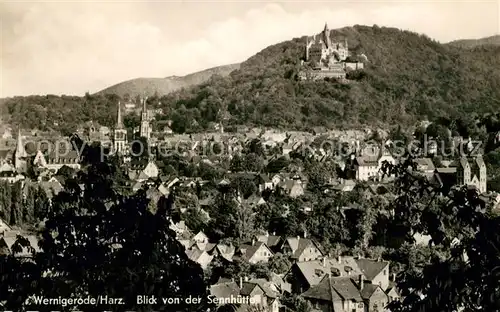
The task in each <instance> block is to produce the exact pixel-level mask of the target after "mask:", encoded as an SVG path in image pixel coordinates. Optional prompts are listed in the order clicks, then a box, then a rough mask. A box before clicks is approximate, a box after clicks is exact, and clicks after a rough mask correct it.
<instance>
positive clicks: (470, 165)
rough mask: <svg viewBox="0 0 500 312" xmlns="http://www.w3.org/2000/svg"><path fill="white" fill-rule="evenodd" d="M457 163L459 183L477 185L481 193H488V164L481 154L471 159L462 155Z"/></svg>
mask: <svg viewBox="0 0 500 312" xmlns="http://www.w3.org/2000/svg"><path fill="white" fill-rule="evenodd" d="M457 165H458V166H457V183H458V184H459V185H470V186H475V187H476V189H477V190H478V191H479V193H486V178H487V176H486V165H485V163H484V160H483V157H482V156H481V155H478V156H476V157H473V158H470V159H468V158H467V157H461V158H460V160H459V161H458V162H457Z"/></svg>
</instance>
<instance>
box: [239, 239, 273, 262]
mask: <svg viewBox="0 0 500 312" xmlns="http://www.w3.org/2000/svg"><path fill="white" fill-rule="evenodd" d="M261 246H264V247H265V248H266V249H268V250H269V252H270V253H271V254H272V251H271V250H270V249H269V247H267V246H266V244H264V243H263V242H255V244H253V245H248V244H243V245H241V246H240V251H241V253H242V256H241V258H242V259H243V260H245V261H249V260H250V259H252V257H253V256H254V255H255V253H256V252H257V251H258V250H259V249H260V248H261Z"/></svg>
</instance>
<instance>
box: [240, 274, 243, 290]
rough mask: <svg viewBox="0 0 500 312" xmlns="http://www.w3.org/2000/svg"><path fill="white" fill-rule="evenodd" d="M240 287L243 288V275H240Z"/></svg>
mask: <svg viewBox="0 0 500 312" xmlns="http://www.w3.org/2000/svg"><path fill="white" fill-rule="evenodd" d="M240 288H243V277H241V276H240Z"/></svg>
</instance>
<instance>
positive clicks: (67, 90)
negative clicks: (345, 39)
mask: <svg viewBox="0 0 500 312" xmlns="http://www.w3.org/2000/svg"><path fill="white" fill-rule="evenodd" d="M325 22H327V23H328V26H329V27H330V29H335V28H341V27H344V26H352V25H355V24H361V25H369V26H371V25H373V24H377V25H379V26H388V27H397V28H400V29H404V30H411V31H415V32H418V33H425V34H427V35H428V36H429V37H431V38H434V39H436V40H438V41H440V42H448V41H452V40H456V39H464V38H467V39H471V38H482V37H487V36H492V35H497V34H500V0H470V1H460V0H454V1H439V0H430V1H424V0H421V1H384V2H383V1H373V0H372V1H356V0H351V1H334V0H330V1H318V2H315V1H308V2H306V1H303V2H301V1H281V2H271V1H246V2H243V1H237V0H233V1H222V0H221V1H202V0H199V1H166V0H165V1H19V0H18V1H15V2H14V1H11V2H9V1H5V0H3V1H2V0H0V42H1V47H0V98H1V97H9V96H15V95H31V94H58V95H59V94H67V95H78V96H82V95H84V94H85V92H90V93H94V92H97V91H100V90H102V89H104V88H106V87H109V86H111V85H114V84H116V83H119V82H122V81H125V80H129V79H133V78H139V77H157V78H160V77H167V76H172V75H177V76H182V75H186V74H189V73H192V72H196V71H199V70H203V69H207V68H210V67H215V66H219V65H225V64H232V63H239V62H242V61H244V60H245V59H247V58H248V57H250V56H252V55H254V54H255V53H257V52H259V51H261V50H262V49H264V48H266V47H267V46H269V45H272V44H275V43H278V42H281V41H285V40H289V39H292V38H295V37H300V36H303V35H313V34H315V33H319V32H320V31H321V30H322V29H323V26H324V24H325Z"/></svg>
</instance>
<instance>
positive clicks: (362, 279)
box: [359, 274, 365, 290]
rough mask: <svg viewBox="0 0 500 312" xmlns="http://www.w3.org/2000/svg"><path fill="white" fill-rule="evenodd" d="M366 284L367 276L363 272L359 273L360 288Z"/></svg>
mask: <svg viewBox="0 0 500 312" xmlns="http://www.w3.org/2000/svg"><path fill="white" fill-rule="evenodd" d="M364 286H365V277H364V276H363V274H360V275H359V289H360V290H362V289H363V287H364Z"/></svg>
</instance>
